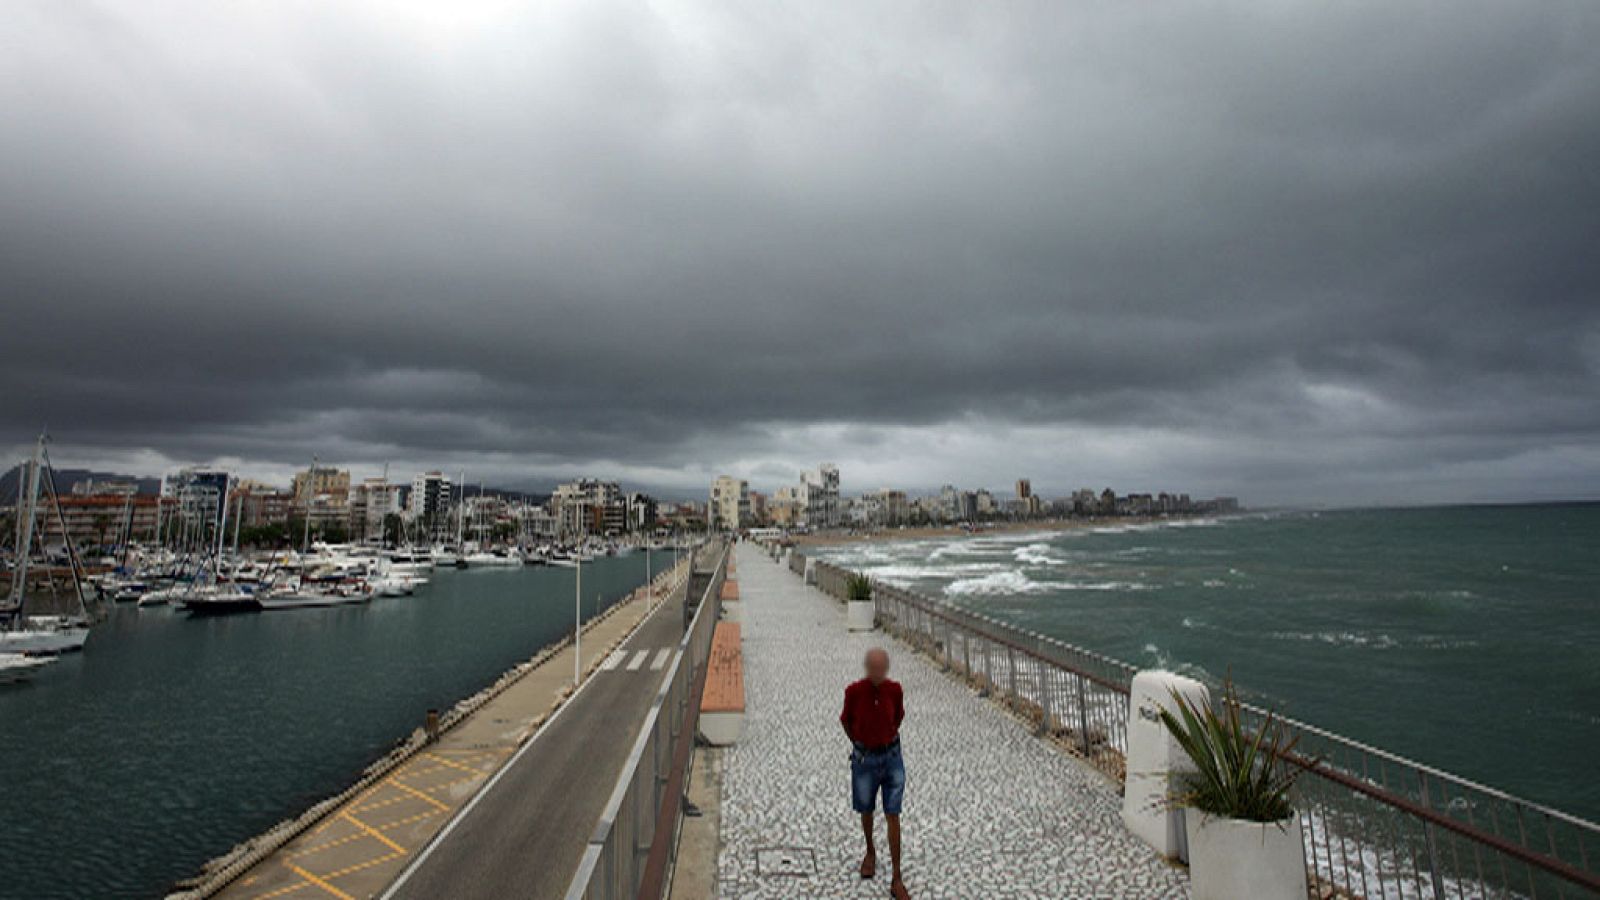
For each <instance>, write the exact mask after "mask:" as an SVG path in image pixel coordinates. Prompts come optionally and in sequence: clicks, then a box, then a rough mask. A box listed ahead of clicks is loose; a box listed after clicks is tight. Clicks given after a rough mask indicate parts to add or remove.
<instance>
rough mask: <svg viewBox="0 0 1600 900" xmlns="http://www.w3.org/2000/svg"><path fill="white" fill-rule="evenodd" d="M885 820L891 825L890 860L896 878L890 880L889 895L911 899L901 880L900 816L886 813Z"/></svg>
mask: <svg viewBox="0 0 1600 900" xmlns="http://www.w3.org/2000/svg"><path fill="white" fill-rule="evenodd" d="M883 820H884V821H885V822H887V823H888V825H889V862H890V864H891V865H893V866H894V880H893V881H891V882H889V896H891V897H893V898H895V900H909V898H910V897H911V895H910V894H909V893H908V892H907V891H906V886H905V884H904V883H902V882H901V881H900V817H899V816H891V815H887V814H885V815H884V817H883Z"/></svg>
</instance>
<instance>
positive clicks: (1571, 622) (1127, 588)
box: [822, 505, 1600, 820]
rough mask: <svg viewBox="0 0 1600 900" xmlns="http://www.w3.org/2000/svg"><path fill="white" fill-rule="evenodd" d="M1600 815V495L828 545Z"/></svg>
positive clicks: (1130, 657)
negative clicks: (1539, 502) (1588, 499)
mask: <svg viewBox="0 0 1600 900" xmlns="http://www.w3.org/2000/svg"><path fill="white" fill-rule="evenodd" d="M822 555H823V556H825V557H827V558H829V559H831V560H833V561H835V562H837V563H840V564H842V565H847V566H850V567H853V568H860V569H865V570H868V571H871V572H873V573H874V574H875V575H877V576H878V577H881V578H884V579H886V580H888V581H891V582H894V583H897V584H901V585H904V586H907V587H912V588H916V589H918V590H921V591H923V592H924V593H928V594H931V595H935V596H942V597H944V598H945V599H947V600H950V601H953V602H955V603H959V604H961V605H964V606H969V607H972V608H975V609H979V610H982V611H984V612H986V613H988V614H990V615H994V616H996V617H998V618H1001V619H1004V620H1007V621H1011V622H1014V623H1017V624H1019V625H1022V626H1024V627H1027V628H1031V629H1033V630H1036V631H1040V632H1043V633H1046V634H1050V635H1052V636H1054V637H1057V638H1060V639H1062V640H1065V641H1068V642H1071V643H1075V644H1079V645H1081V646H1084V647H1087V648H1089V649H1092V650H1096V651H1099V652H1102V653H1105V654H1108V655H1110V656H1113V657H1116V658H1118V659H1122V660H1125V661H1127V662H1131V663H1134V664H1136V665H1140V666H1163V667H1169V668H1175V669H1178V670H1180V671H1190V672H1195V673H1199V674H1204V675H1207V676H1211V677H1221V676H1225V675H1227V674H1229V673H1230V672H1231V674H1232V676H1233V678H1234V680H1235V681H1236V682H1237V683H1238V684H1239V686H1240V688H1241V690H1242V691H1243V692H1244V693H1246V694H1247V695H1248V696H1250V697H1252V698H1254V699H1256V700H1259V701H1261V702H1264V703H1267V704H1270V705H1272V706H1273V707H1275V708H1277V709H1279V710H1281V711H1283V712H1284V713H1286V714H1288V715H1290V716H1293V717H1295V718H1298V719H1301V720H1303V721H1306V722H1309V723H1311V724H1315V725H1319V726H1321V727H1324V728H1329V729H1332V730H1334V731H1337V732H1340V733H1343V734H1345V735H1347V736H1349V737H1352V738H1355V739H1357V740H1360V741H1363V742H1366V743H1370V744H1374V745H1376V746H1378V747H1382V748H1384V749H1387V750H1390V751H1392V752H1397V753H1400V754H1402V755H1405V756H1410V757H1412V758H1414V759H1416V760H1419V761H1421V762H1425V763H1428V764H1431V765H1435V766H1438V767H1441V768H1444V769H1446V770H1449V771H1452V772H1455V773H1456V774H1458V775H1462V776H1465V777H1468V778H1471V779H1474V780H1478V781H1481V782H1484V783H1487V784H1489V785H1492V786H1495V787H1498V788H1501V789H1503V790H1508V791H1510V792H1512V793H1515V794H1519V795H1522V796H1524V797H1526V798H1528V799H1531V800H1535V801H1537V802H1541V803H1545V804H1548V805H1551V806H1554V807H1556V808H1558V809H1562V810H1565V811H1568V812H1571V813H1574V814H1577V815H1581V816H1584V817H1586V818H1589V819H1591V820H1600V779H1597V778H1596V777H1595V758H1596V757H1595V748H1596V747H1597V746H1600V505H1559V506H1558V505H1552V506H1514V507H1513V506H1505V507H1452V508H1431V509H1394V510H1363V511H1338V512H1321V513H1314V512H1297V513H1277V514H1263V515H1251V516H1241V517H1233V518H1226V519H1216V520H1195V521H1176V522H1172V523H1168V524H1151V525H1127V526H1114V527H1101V528H1086V529H1080V530H1073V531H1064V532H1059V533H1048V534H1040V533H1034V534H1009V533H1008V534H990V535H983V536H978V537H972V538H959V537H950V538H938V539H924V540H914V541H904V542H891V543H883V544H856V545H849V546H842V547H835V548H831V549H828V550H824V551H822Z"/></svg>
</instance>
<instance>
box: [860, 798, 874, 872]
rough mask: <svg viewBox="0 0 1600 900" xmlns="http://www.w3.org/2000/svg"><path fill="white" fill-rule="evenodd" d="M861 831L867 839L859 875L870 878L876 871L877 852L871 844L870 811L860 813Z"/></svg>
mask: <svg viewBox="0 0 1600 900" xmlns="http://www.w3.org/2000/svg"><path fill="white" fill-rule="evenodd" d="M861 833H862V835H864V836H865V837H866V839H867V855H866V856H864V857H862V858H861V877H862V878H871V877H872V876H873V875H875V874H877V871H878V854H877V851H876V850H875V849H874V848H873V846H872V813H869V812H864V813H862V814H861Z"/></svg>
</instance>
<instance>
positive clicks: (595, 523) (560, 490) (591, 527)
mask: <svg viewBox="0 0 1600 900" xmlns="http://www.w3.org/2000/svg"><path fill="white" fill-rule="evenodd" d="M550 511H551V513H552V514H553V515H554V516H555V517H556V521H557V527H558V529H559V530H560V532H561V535H562V536H563V537H570V538H579V537H585V536H588V535H591V534H606V533H620V532H621V531H622V530H624V529H625V527H626V522H627V505H626V503H625V502H624V501H623V499H622V486H621V485H619V484H617V483H616V482H615V481H599V480H597V479H594V478H582V479H579V480H577V481H571V482H568V483H566V484H563V485H559V486H558V487H557V488H556V489H555V493H553V494H551V495H550Z"/></svg>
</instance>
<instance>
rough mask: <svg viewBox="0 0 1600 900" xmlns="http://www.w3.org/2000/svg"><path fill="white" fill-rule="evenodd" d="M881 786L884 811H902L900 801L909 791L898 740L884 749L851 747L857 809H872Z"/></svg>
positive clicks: (852, 786)
mask: <svg viewBox="0 0 1600 900" xmlns="http://www.w3.org/2000/svg"><path fill="white" fill-rule="evenodd" d="M880 790H881V791H882V792H883V814H884V815H886V816H898V815H900V801H901V799H903V798H904V797H905V794H906V764H905V760H903V759H901V757H900V745H898V744H896V745H895V746H894V747H893V748H892V749H889V750H885V751H883V752H882V753H863V752H862V751H860V750H852V751H850V804H851V805H852V806H854V807H855V810H856V812H858V813H869V812H872V811H873V809H874V808H875V807H876V804H877V799H878V792H879V791H880Z"/></svg>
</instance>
